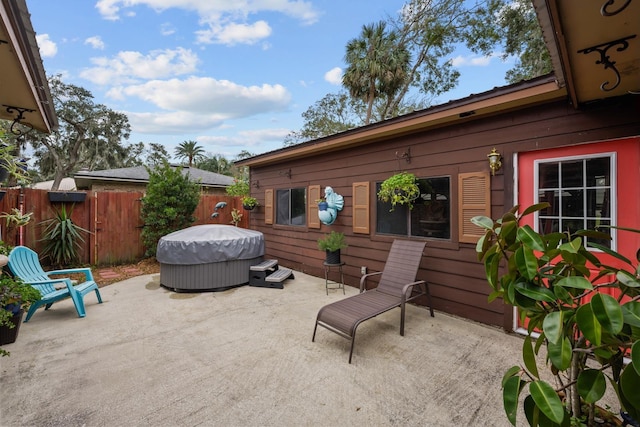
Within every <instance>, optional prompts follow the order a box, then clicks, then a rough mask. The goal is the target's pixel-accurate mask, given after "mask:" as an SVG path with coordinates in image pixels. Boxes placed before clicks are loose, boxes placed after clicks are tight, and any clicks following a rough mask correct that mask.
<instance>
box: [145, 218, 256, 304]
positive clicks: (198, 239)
mask: <svg viewBox="0 0 640 427" xmlns="http://www.w3.org/2000/svg"><path fill="white" fill-rule="evenodd" d="M263 256H264V236H263V235H262V233H260V232H259V231H254V230H247V229H244V228H238V227H234V226H232V225H220V224H207V225H196V226H193V227H189V228H185V229H184V230H179V231H175V232H173V233H171V234H167V235H166V236H163V237H162V238H160V241H159V242H158V247H157V251H156V259H157V260H158V262H159V263H160V284H161V285H162V286H164V287H166V288H169V289H172V290H174V291H183V292H200V291H221V290H225V289H229V288H232V287H235V286H240V285H244V284H246V283H248V282H249V267H251V266H252V265H256V264H260V262H262V257H263Z"/></svg>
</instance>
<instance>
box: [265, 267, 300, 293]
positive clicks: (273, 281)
mask: <svg viewBox="0 0 640 427" xmlns="http://www.w3.org/2000/svg"><path fill="white" fill-rule="evenodd" d="M287 279H295V277H293V271H291V270H289V269H288V268H281V269H279V270H278V271H276V272H274V273H271V274H270V275H268V276H267V277H266V278H265V279H264V281H265V285H264V287H265V288H278V289H284V285H283V284H282V282H284V281H285V280H287Z"/></svg>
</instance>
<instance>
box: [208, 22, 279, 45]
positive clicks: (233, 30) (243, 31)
mask: <svg viewBox="0 0 640 427" xmlns="http://www.w3.org/2000/svg"><path fill="white" fill-rule="evenodd" d="M196 35H197V41H198V43H205V44H209V43H217V44H224V45H228V46H233V45H236V44H255V43H257V42H259V41H261V40H263V39H266V38H267V37H269V36H270V35H271V27H270V26H269V24H267V23H266V22H265V21H258V22H255V23H254V24H251V25H249V24H236V23H230V24H228V25H224V26H222V25H219V24H218V23H212V24H210V27H209V29H208V30H199V31H196ZM263 49H264V47H263Z"/></svg>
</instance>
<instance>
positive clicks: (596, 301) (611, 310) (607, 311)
mask: <svg viewBox="0 0 640 427" xmlns="http://www.w3.org/2000/svg"><path fill="white" fill-rule="evenodd" d="M591 308H592V309H593V314H594V315H595V316H596V318H597V319H598V322H600V324H601V325H602V329H604V330H605V331H607V332H609V333H610V334H611V335H616V334H618V333H620V331H621V330H622V327H623V326H624V320H623V316H622V309H621V308H620V304H619V303H618V301H616V299H615V298H614V297H612V296H611V295H607V294H602V293H596V294H595V295H594V296H593V298H591Z"/></svg>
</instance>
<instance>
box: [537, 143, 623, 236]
mask: <svg viewBox="0 0 640 427" xmlns="http://www.w3.org/2000/svg"><path fill="white" fill-rule="evenodd" d="M536 165H537V184H538V185H537V186H538V188H537V192H536V196H537V199H536V203H542V202H548V203H549V204H550V205H551V206H550V207H549V208H547V209H544V210H542V211H540V212H539V213H538V231H539V232H541V233H544V234H548V233H554V232H567V231H568V232H570V233H575V232H576V231H578V230H585V229H588V230H598V231H601V232H604V233H608V234H610V233H611V229H610V228H608V226H610V225H613V217H612V212H611V210H612V207H613V206H612V203H611V195H612V194H615V192H614V190H615V189H614V188H613V181H612V179H611V177H612V156H611V155H605V156H602V155H599V156H594V157H588V158H580V159H575V158H568V159H560V160H558V159H556V160H551V161H540V162H537V163H536ZM593 241H594V242H596V243H599V244H601V245H604V246H608V247H611V241H610V240H606V239H597V240H593Z"/></svg>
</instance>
